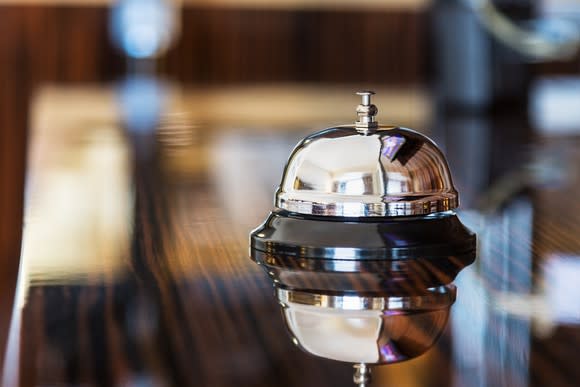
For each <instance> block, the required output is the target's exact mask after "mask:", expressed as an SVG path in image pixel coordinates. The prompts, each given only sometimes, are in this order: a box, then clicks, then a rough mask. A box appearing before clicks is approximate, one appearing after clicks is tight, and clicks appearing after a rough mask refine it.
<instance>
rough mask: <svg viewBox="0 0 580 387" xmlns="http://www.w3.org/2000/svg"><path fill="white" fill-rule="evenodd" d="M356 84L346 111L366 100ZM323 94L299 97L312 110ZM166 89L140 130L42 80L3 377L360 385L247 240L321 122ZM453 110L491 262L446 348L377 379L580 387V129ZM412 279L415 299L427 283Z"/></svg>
mask: <svg viewBox="0 0 580 387" xmlns="http://www.w3.org/2000/svg"><path fill="white" fill-rule="evenodd" d="M308 90H311V89H308ZM282 91H283V87H280V90H279V93H280V94H281V95H282V94H283V92H282ZM343 91H344V95H346V96H348V97H346V98H345V100H343V101H342V102H340V101H339V100H334V101H333V104H332V107H333V108H332V109H331V110H337V106H342V107H344V109H342V108H341V109H340V110H341V111H348V112H350V111H351V110H350V109H351V106H352V104H353V102H354V103H356V102H357V101H356V97H351V96H350V91H352V88H350V87H349V88H345V90H343ZM224 94H227V95H229V98H231V101H234V102H235V101H236V100H237V101H238V103H239V104H240V105H238V106H246V105H242V104H250V105H253V104H255V106H260V105H259V102H260V101H262V100H263V95H256V96H255V99H253V98H252V97H250V96H249V94H248V93H245V92H243V90H242V91H240V90H237V91H232V90H230V89H227V88H226V89H222V90H216V91H215V94H213V95H215V96H219V95H224ZM250 94H251V93H250ZM305 94H306V96H305V97H304V98H297V99H296V101H310V100H313V98H307V94H308V92H305ZM329 94H333V95H336V94H339V93H329ZM340 94H341V95H342V92H341V93H340ZM381 94H382V95H384V94H383V92H381V93H379V95H381ZM168 95H169V97H168V100H167V104H166V105H165V106H166V108H165V109H166V110H165V111H163V112H162V113H161V114H160V120H159V123H158V124H155V125H150V126H147V125H145V126H139V127H138V128H139V130H138V129H136V127H129V126H128V125H126V124H125V122H126V121H125V119H123V118H121V117H120V110H121V109H120V105H119V104H120V103H122V102H120V101H122V100H121V99H119V98H118V96H119V94H118V93H116V92H115V91H114V90H112V89H110V88H105V87H103V88H101V87H92V88H82V87H77V88H66V87H63V88H52V89H44V90H40V91H39V93H38V94H37V98H36V99H35V100H34V101H33V103H32V104H31V107H30V111H31V114H32V116H31V117H32V118H31V131H30V137H31V138H30V146H29V162H28V166H27V167H28V172H27V188H26V192H27V197H26V215H25V226H24V239H23V253H22V258H21V271H20V278H19V281H18V288H17V297H16V303H15V304H16V306H15V308H14V312H13V313H12V314H11V316H12V317H11V319H10V323H9V324H6V328H5V329H6V332H7V336H8V337H9V339H8V340H7V345H6V348H5V349H6V352H5V353H6V356H5V363H4V368H3V370H4V376H3V377H4V382H5V383H4V384H5V385H6V386H13V385H15V386H228V387H229V386H254V387H255V386H313V387H314V386H317V387H320V386H333V387H335V386H345V387H346V386H351V385H352V375H353V372H352V371H353V370H352V366H351V365H349V364H347V363H342V362H337V361H332V360H326V359H323V358H319V357H315V356H311V355H309V354H308V353H305V352H303V351H302V350H301V349H300V348H298V347H297V346H296V345H295V344H294V343H293V342H292V340H291V336H290V335H289V334H288V331H287V327H286V323H285V321H284V318H283V315H282V311H281V306H280V304H279V300H278V296H277V295H276V293H275V289H274V287H273V285H272V280H271V278H269V277H268V276H267V275H265V274H264V273H263V270H262V269H261V268H260V267H259V266H258V265H256V264H255V262H254V261H252V260H251V259H250V256H249V249H248V247H249V246H248V243H249V241H248V233H249V232H250V231H251V230H252V229H253V228H254V227H255V226H256V225H258V224H260V222H263V221H264V218H265V215H266V214H267V213H268V212H269V211H270V210H271V208H272V205H273V203H272V195H273V193H274V191H275V189H276V187H277V185H278V183H279V179H280V176H281V174H282V169H283V165H284V163H285V162H286V160H287V156H288V154H289V153H290V152H291V149H292V147H293V145H294V144H296V142H297V141H299V139H301V138H303V137H304V136H305V135H306V133H308V132H309V131H310V130H311V126H312V125H311V120H310V119H307V120H305V122H304V125H298V123H299V120H298V118H297V117H300V115H299V114H295V115H293V116H292V120H293V121H292V125H288V124H284V121H283V120H281V119H280V120H279V121H276V122H277V124H276V125H272V126H271V127H270V128H268V130H264V128H263V126H259V125H258V124H259V123H260V122H262V119H263V118H262V117H261V115H260V114H261V111H257V112H256V115H255V118H253V120H254V122H255V126H254V125H252V117H251V115H249V114H248V115H246V116H244V117H245V119H244V121H243V125H242V124H240V125H235V122H234V123H231V125H230V124H227V123H225V122H224V121H221V122H220V123H214V122H212V121H211V119H210V118H211V117H218V118H219V119H224V118H223V115H222V113H223V110H222V111H221V112H220V113H219V114H217V113H216V114H209V113H208V111H207V110H203V111H202V112H200V110H199V109H200V106H203V107H204V109H209V107H208V106H211V104H209V105H208V104H207V103H205V104H203V103H204V101H205V102H207V97H203V96H200V97H195V95H198V94H196V92H195V91H193V92H191V93H190V92H188V91H183V92H182V93H179V94H177V95H175V94H168ZM236 95H237V97H235V96H236ZM293 95H294V94H293ZM142 97H143V96H142V95H139V101H140V102H144V101H145V100H144V99H143V98H142ZM216 98H217V97H216ZM236 98H237V99H236ZM352 98H355V99H354V100H353V99H352ZM393 100H394V101H396V100H397V98H395V97H393ZM285 101H287V105H288V109H290V110H291V111H294V110H292V109H293V106H294V105H292V103H291V101H292V98H289V99H288V100H285ZM296 103H299V102H296ZM233 105H236V104H233ZM405 106H406V107H408V106H415V105H413V104H412V102H406V104H405ZM295 107H296V106H294V108H295ZM392 108H393V109H394V110H399V111H400V110H401V109H397V108H396V107H395V106H392ZM417 110H418V111H420V112H423V113H424V111H423V110H421V109H420V108H419V106H418V105H417ZM126 111H128V112H130V111H131V110H130V109H127V110H126ZM133 111H135V110H133ZM141 111H143V110H141ZM296 111H297V112H299V110H296ZM147 112H148V113H151V112H154V110H153V109H148V110H147ZM283 113H284V112H283V111H280V117H282V116H283V115H284V114H283ZM381 115H382V116H384V115H386V112H385V111H384V110H383V111H382V112H381ZM152 116H153V117H155V115H152ZM149 117H151V115H150V116H149ZM409 117H412V116H411V115H410V116H409ZM332 119H333V116H332V114H329V117H328V118H325V119H324V120H322V119H321V121H324V122H332ZM452 119H453V118H452V117H442V118H440V119H439V120H437V121H436V122H437V123H440V124H441V127H443V129H442V128H441V127H438V125H431V126H429V128H431V133H430V136H431V137H433V138H434V139H435V140H436V141H437V142H438V144H440V145H441V146H442V148H443V149H444V150H445V154H446V156H447V157H448V159H449V163H450V167H451V170H452V171H453V173H454V176H453V177H454V183H455V184H456V185H457V188H458V190H459V191H460V192H461V195H462V203H463V204H462V207H461V212H460V213H458V215H459V217H460V219H461V221H462V223H464V224H465V225H466V226H467V227H469V228H470V229H471V230H473V231H474V232H476V233H477V236H478V244H479V246H478V257H477V260H476V261H475V263H474V264H473V265H471V266H469V267H467V268H465V269H464V270H463V271H462V272H461V273H460V274H459V275H458V276H457V278H456V279H455V281H454V283H455V285H456V286H457V299H456V301H455V303H454V304H453V305H452V306H451V308H450V310H449V317H448V321H447V324H446V326H445V328H444V329H443V332H442V334H441V336H440V338H439V340H438V341H437V343H436V344H435V345H434V346H433V347H432V348H431V349H430V350H428V351H426V352H425V353H424V354H423V355H421V356H418V357H416V358H415V359H413V360H409V361H404V362H400V363H397V364H392V365H386V366H380V367H376V368H373V382H372V383H373V384H371V386H372V385H376V386H391V385H392V386H427V387H431V386H432V387H436V386H457V387H459V386H468V387H471V386H493V387H495V386H510V387H512V386H556V387H558V386H576V385H578V380H580V369H579V367H578V361H577V354H578V350H579V348H580V321H579V320H580V318H579V315H580V314H579V311H578V302H577V300H578V299H579V297H578V296H576V295H577V294H578V281H577V278H578V275H577V274H576V273H578V267H579V265H580V263H579V261H580V239H579V238H578V235H579V233H580V216H579V209H580V208H579V205H578V202H577V200H575V199H576V198H578V197H580V173H578V165H580V153H579V152H578V145H579V141H578V138H577V137H576V136H574V135H569V136H563V137H559V136H547V135H545V134H542V132H537V131H535V130H534V129H533V126H532V127H530V125H529V123H527V122H526V121H525V120H521V119H519V118H518V117H516V116H509V117H507V118H505V117H504V118H501V119H499V118H485V117H483V118H482V117H479V118H477V117H476V118H472V119H467V118H466V117H462V118H461V119H460V120H458V121H453V120H452ZM340 120H342V117H340ZM131 122H142V121H131ZM401 124H402V125H408V126H411V127H416V128H419V127H420V125H416V123H413V122H407V121H405V120H404V119H403V120H402V121H401ZM321 127H323V126H322V125H321ZM425 127H427V126H425ZM454 128H457V129H454ZM305 264H306V265H307V264H308V262H306V263H305ZM348 270H350V269H348ZM289 272H290V273H291V272H292V271H289ZM411 279H412V281H410V282H405V283H407V284H409V287H410V288H409V289H408V290H416V291H417V292H419V291H420V290H421V289H424V284H423V280H422V277H417V276H413V277H412V278H411ZM309 283H310V282H308V281H306V284H309ZM352 285H353V286H352V287H353V289H356V288H357V287H358V283H353V284H352ZM397 291H398V290H397ZM375 296H376V295H375ZM3 306H4V305H3ZM2 310H6V314H7V315H10V310H11V307H4V308H3V309H2ZM415 326H416V325H410V327H415ZM419 332H421V331H419ZM406 337H411V338H412V335H411V336H406Z"/></svg>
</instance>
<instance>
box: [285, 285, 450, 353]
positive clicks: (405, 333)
mask: <svg viewBox="0 0 580 387" xmlns="http://www.w3.org/2000/svg"><path fill="white" fill-rule="evenodd" d="M455 293H456V290H455V287H454V286H453V285H448V286H441V287H438V288H433V289H428V290H427V291H426V292H425V294H423V295H415V296H410V295H406V296H405V295H399V296H393V295H390V294H388V293H386V294H383V295H379V294H377V295H375V296H363V295H360V294H341V295H325V294H317V293H314V292H304V291H302V292H301V291H293V290H287V289H283V288H280V287H277V289H276V294H277V297H278V301H279V302H280V305H281V306H282V309H283V315H284V320H285V322H286V325H287V327H288V329H289V331H290V333H291V334H292V336H293V338H294V341H295V343H296V344H298V345H299V346H300V347H301V348H302V349H303V350H304V351H306V352H308V353H311V354H313V355H315V356H320V357H324V358H327V359H332V360H338V361H344V362H349V363H365V364H390V363H396V362H400V361H404V360H408V359H412V358H415V357H417V356H419V355H421V354H423V353H424V352H425V351H426V350H428V349H429V348H430V347H431V346H432V345H433V344H434V343H435V341H436V340H437V339H438V338H439V336H440V335H441V333H442V332H443V329H444V328H445V326H446V324H447V320H448V317H449V310H450V308H451V305H452V304H453V302H454V301H455Z"/></svg>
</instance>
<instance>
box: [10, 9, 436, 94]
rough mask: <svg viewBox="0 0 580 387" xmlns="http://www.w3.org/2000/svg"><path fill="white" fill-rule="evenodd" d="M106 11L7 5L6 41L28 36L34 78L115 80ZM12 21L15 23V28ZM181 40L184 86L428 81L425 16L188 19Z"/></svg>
mask: <svg viewBox="0 0 580 387" xmlns="http://www.w3.org/2000/svg"><path fill="white" fill-rule="evenodd" d="M108 15H109V12H108V10H107V9H106V8H102V7H65V6H58V7H48V6H33V7H2V8H1V10H0V25H1V26H2V27H0V28H2V30H3V33H4V36H5V39H8V40H10V39H11V38H12V37H14V36H15V34H17V33H18V32H17V30H20V33H21V34H23V35H22V37H23V41H22V44H23V46H24V51H25V53H26V55H25V56H24V57H23V58H22V60H24V61H26V62H27V63H28V64H29V69H28V78H29V79H30V80H31V81H32V83H33V84H35V83H37V82H42V81H56V82H87V81H102V80H110V79H115V78H117V77H119V76H121V75H122V73H123V71H124V59H123V58H122V55H121V54H120V53H119V52H118V51H117V50H116V48H115V47H113V45H112V44H111V42H110V37H109V33H108ZM8 18H11V19H12V20H7V19H8ZM181 19H182V26H181V31H182V32H181V38H180V39H179V41H178V42H177V44H176V45H175V46H174V47H173V48H172V49H171V50H170V51H169V52H168V54H167V56H166V57H165V58H163V59H162V60H161V70H162V72H163V73H165V74H166V75H167V76H169V77H170V78H173V79H177V80H179V81H181V82H186V83H188V82H196V83H226V82H269V81H321V82H361V81H362V82H372V83H396V84H408V83H419V82H422V81H423V80H424V79H425V71H424V70H425V69H424V67H425V66H424V64H425V63H424V62H425V61H424V58H425V54H424V53H425V50H426V48H425V46H424V39H423V38H424V35H425V33H426V28H427V24H426V23H425V20H424V19H425V15H424V13H423V12H420V11H383V12H371V11H362V12H354V11H280V10H249V9H244V10H236V9H201V8H193V7H186V8H185V9H183V11H182V16H181Z"/></svg>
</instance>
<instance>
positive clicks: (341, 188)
mask: <svg viewBox="0 0 580 387" xmlns="http://www.w3.org/2000/svg"><path fill="white" fill-rule="evenodd" d="M276 206H277V207H279V208H281V209H285V210H288V211H291V212H297V213H301V214H308V215H327V216H347V217H368V216H409V215H426V214H430V213H435V212H441V211H449V210H453V209H455V208H457V206H458V194H457V191H456V190H455V188H454V186H453V182H452V180H451V174H450V172H449V167H448V166H447V161H446V159H445V156H443V154H442V153H441V151H440V150H439V148H438V147H437V145H436V144H435V143H433V141H431V140H430V139H429V138H427V137H425V136H424V135H422V134H420V133H417V132H415V131H412V130H410V129H405V128H399V127H394V126H379V127H378V128H377V130H376V131H374V132H369V133H367V134H363V133H361V132H359V131H358V130H357V128H356V127H355V126H339V127H334V128H329V129H326V130H323V131H321V132H318V133H314V134H312V135H310V136H308V137H306V138H305V139H304V140H303V141H302V142H301V143H299V144H298V146H297V147H296V148H295V149H294V151H293V152H292V155H291V156H290V159H289V160H288V163H287V165H286V169H285V171H284V176H283V178H282V182H281V184H280V187H279V189H278V192H277V194H276Z"/></svg>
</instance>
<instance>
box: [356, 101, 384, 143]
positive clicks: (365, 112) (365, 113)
mask: <svg viewBox="0 0 580 387" xmlns="http://www.w3.org/2000/svg"><path fill="white" fill-rule="evenodd" d="M356 94H357V95H360V96H361V97H362V103H361V104H360V105H358V106H357V108H356V114H357V116H358V120H357V121H356V122H355V127H356V129H357V130H358V131H359V132H362V133H364V134H366V133H370V132H374V131H375V130H377V128H378V127H379V123H378V122H377V121H375V116H376V115H377V113H378V112H379V109H377V107H376V106H375V105H373V104H371V95H375V92H374V91H359V92H357V93H356Z"/></svg>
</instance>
